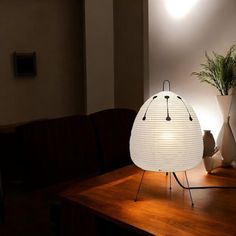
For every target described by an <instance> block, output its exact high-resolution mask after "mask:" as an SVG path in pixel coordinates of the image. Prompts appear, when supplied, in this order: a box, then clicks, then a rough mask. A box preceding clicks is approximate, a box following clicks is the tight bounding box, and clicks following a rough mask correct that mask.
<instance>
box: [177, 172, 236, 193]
mask: <svg viewBox="0 0 236 236" xmlns="http://www.w3.org/2000/svg"><path fill="white" fill-rule="evenodd" d="M173 175H174V177H175V180H176V181H177V183H178V184H179V185H180V186H181V187H182V188H183V189H210V188H223V189H236V186H197V187H185V186H184V185H183V184H181V183H180V181H179V179H178V177H177V175H176V174H175V172H173Z"/></svg>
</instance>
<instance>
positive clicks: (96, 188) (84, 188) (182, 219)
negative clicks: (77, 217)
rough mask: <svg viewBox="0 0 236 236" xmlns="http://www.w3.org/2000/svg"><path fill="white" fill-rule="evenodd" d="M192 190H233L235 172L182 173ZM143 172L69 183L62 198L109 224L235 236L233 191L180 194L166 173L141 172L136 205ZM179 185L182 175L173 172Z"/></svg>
mask: <svg viewBox="0 0 236 236" xmlns="http://www.w3.org/2000/svg"><path fill="white" fill-rule="evenodd" d="M187 174H188V177H189V183H190V185H191V186H210V185H227V186H236V169H234V168H219V169H217V170H215V171H214V174H212V175H209V174H207V173H206V171H205V170H204V167H203V166H202V165H200V166H199V167H197V168H195V169H193V170H191V171H188V172H187ZM141 175H142V171H141V170H140V169H138V168H137V167H135V166H134V165H131V166H127V167H124V168H121V169H119V170H116V171H113V172H110V173H108V174H105V175H101V176H97V177H95V178H91V179H89V180H87V181H84V182H82V183H78V184H74V185H72V186H71V187H70V188H68V189H67V191H65V192H63V193H62V194H61V197H62V199H63V200H65V201H67V202H71V203H73V204H78V205H81V206H84V207H85V208H88V209H89V210H91V211H92V212H94V213H95V214H98V215H100V216H102V217H103V216H104V217H106V218H109V219H110V220H112V221H114V222H118V223H119V224H123V225H125V226H126V227H131V228H134V229H137V231H138V230H140V232H147V233H149V234H151V235H176V236H177V235H204V236H207V235H214V236H218V235H219V236H220V235H236V189H203V190H192V196H193V200H194V204H195V205H194V207H192V206H191V201H190V198H189V192H188V190H183V189H182V188H181V187H179V185H178V184H177V183H176V181H175V180H174V178H173V177H172V190H171V191H170V189H169V176H166V174H165V173H158V172H157V173H156V172H145V175H144V179H143V183H142V186H141V190H140V193H139V196H138V201H137V202H134V198H135V194H136V191H137V188H138V185H139V181H140V179H141ZM177 175H178V176H179V178H180V180H181V181H182V182H183V183H184V184H185V185H186V183H185V182H184V173H177Z"/></svg>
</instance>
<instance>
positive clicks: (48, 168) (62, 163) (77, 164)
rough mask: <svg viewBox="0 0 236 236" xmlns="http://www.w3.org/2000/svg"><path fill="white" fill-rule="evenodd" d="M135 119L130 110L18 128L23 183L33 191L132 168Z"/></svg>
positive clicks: (44, 121)
mask: <svg viewBox="0 0 236 236" xmlns="http://www.w3.org/2000/svg"><path fill="white" fill-rule="evenodd" d="M135 115H136V113H135V111H133V110H129V109H110V110H104V111H100V112H97V113H93V114H91V115H88V116H87V115H78V116H70V117H64V118H57V119H50V120H41V121H34V122H30V123H27V124H24V125H20V126H18V127H17V128H16V136H17V140H18V141H17V144H18V150H19V152H18V153H21V155H22V157H21V159H22V169H23V170H24V171H23V173H24V176H23V177H24V181H25V182H26V183H27V184H30V186H31V187H38V186H47V185H51V184H54V183H58V182H62V181H67V180H70V179H74V178H78V179H80V178H86V177H90V176H93V175H97V174H101V173H105V172H108V171H111V170H113V169H116V168H120V167H122V166H125V165H128V164H130V163H131V159H130V156H129V138H130V132H131V128H132V124H133V121H134V118H135Z"/></svg>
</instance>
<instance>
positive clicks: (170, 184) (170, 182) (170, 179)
mask: <svg viewBox="0 0 236 236" xmlns="http://www.w3.org/2000/svg"><path fill="white" fill-rule="evenodd" d="M171 174H172V173H171V172H170V190H171V189H172V186H171Z"/></svg>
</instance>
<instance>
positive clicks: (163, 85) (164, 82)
mask: <svg viewBox="0 0 236 236" xmlns="http://www.w3.org/2000/svg"><path fill="white" fill-rule="evenodd" d="M166 83H168V87H169V90H167V91H170V81H169V80H164V81H163V84H162V91H166V90H165V84H166Z"/></svg>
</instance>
